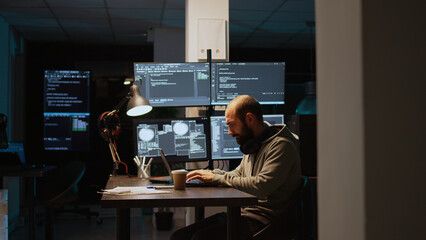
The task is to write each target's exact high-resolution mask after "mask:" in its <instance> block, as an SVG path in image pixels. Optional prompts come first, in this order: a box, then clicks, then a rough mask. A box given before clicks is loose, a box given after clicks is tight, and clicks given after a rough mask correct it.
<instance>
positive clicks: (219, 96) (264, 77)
mask: <svg viewBox="0 0 426 240" xmlns="http://www.w3.org/2000/svg"><path fill="white" fill-rule="evenodd" d="M211 71H212V74H211V75H212V80H211V105H227V104H228V103H229V102H230V101H231V100H232V99H234V98H235V97H236V96H239V95H245V94H246V95H250V96H252V97H255V98H256V99H257V100H258V101H259V103H260V104H284V81H285V63H284V62H247V63H242V62H240V63H212V68H211Z"/></svg>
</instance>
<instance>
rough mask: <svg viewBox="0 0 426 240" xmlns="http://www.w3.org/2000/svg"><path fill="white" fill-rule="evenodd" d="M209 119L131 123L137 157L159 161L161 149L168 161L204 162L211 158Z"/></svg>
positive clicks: (139, 121)
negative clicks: (152, 158)
mask: <svg viewBox="0 0 426 240" xmlns="http://www.w3.org/2000/svg"><path fill="white" fill-rule="evenodd" d="M209 126H210V122H209V120H208V118H181V119H149V120H140V119H138V120H134V122H133V128H134V135H135V136H134V137H135V143H136V145H135V150H136V155H137V156H139V157H147V158H150V157H154V158H155V159H156V160H158V161H161V160H160V156H161V155H160V150H159V149H160V148H161V149H162V150H163V152H164V155H165V156H166V158H167V161H170V162H187V161H206V160H208V159H209V158H210V127H209Z"/></svg>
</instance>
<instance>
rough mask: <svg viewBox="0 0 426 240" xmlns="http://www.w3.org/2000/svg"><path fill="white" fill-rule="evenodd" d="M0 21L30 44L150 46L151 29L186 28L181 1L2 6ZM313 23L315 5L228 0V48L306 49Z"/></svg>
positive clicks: (20, 1) (66, 0)
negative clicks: (148, 35) (148, 38)
mask: <svg viewBox="0 0 426 240" xmlns="http://www.w3.org/2000/svg"><path fill="white" fill-rule="evenodd" d="M0 16H1V17H2V18H4V20H6V21H7V22H8V23H9V24H10V25H12V26H13V28H14V29H16V31H17V32H19V33H20V34H22V35H23V37H24V38H25V39H28V40H34V41H55V42H73V43H84V44H86V43H89V44H90V43H91V44H113V45H152V42H149V41H147V32H148V30H149V29H150V28H153V29H155V28H180V29H184V28H185V0H1V1H0ZM314 21H315V17H314V0H229V36H230V46H231V47H237V48H253V47H256V48H310V47H311V46H312V44H313V43H314V41H315V40H314V37H313V34H314V32H315V27H314V26H313V27H310V26H311V25H312V24H314ZM311 33H312V34H311Z"/></svg>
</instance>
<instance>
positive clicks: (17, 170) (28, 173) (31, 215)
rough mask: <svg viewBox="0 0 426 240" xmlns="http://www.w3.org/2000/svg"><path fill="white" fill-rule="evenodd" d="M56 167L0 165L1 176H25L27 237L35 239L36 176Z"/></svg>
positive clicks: (40, 175) (43, 174)
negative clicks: (27, 220)
mask: <svg viewBox="0 0 426 240" xmlns="http://www.w3.org/2000/svg"><path fill="white" fill-rule="evenodd" d="M54 169H56V167H55V166H43V167H32V168H21V167H18V166H1V168H0V176H1V177H6V176H7V177H25V178H26V180H27V181H26V184H27V191H28V192H27V194H28V219H29V222H28V227H29V239H31V240H34V239H35V214H36V213H35V188H36V178H37V177H43V176H45V175H46V174H47V173H48V172H50V171H51V170H54Z"/></svg>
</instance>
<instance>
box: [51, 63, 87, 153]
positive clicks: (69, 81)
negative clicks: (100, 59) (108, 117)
mask: <svg viewBox="0 0 426 240" xmlns="http://www.w3.org/2000/svg"><path fill="white" fill-rule="evenodd" d="M89 84H90V71H77V70H45V71H44V108H43V109H44V111H43V115H44V122H43V142H44V149H45V150H67V151H88V150H89V119H90V111H89V110H90V109H89V108H90V107H89V106H90V105H89V91H90V89H89Z"/></svg>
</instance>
